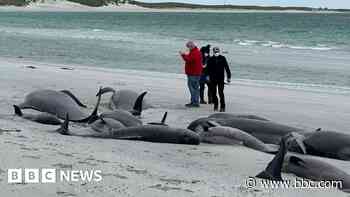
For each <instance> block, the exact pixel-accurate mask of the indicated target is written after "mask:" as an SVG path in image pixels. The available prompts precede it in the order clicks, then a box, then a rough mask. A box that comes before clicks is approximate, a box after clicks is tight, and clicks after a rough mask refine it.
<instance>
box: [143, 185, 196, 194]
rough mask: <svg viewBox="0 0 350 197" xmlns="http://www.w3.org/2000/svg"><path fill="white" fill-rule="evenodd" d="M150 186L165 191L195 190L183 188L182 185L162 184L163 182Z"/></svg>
mask: <svg viewBox="0 0 350 197" xmlns="http://www.w3.org/2000/svg"><path fill="white" fill-rule="evenodd" d="M149 188H152V189H157V190H161V191H165V192H167V191H185V192H190V193H193V192H194V191H192V190H190V189H182V188H181V187H171V186H167V185H162V184H156V185H152V186H150V187H149Z"/></svg>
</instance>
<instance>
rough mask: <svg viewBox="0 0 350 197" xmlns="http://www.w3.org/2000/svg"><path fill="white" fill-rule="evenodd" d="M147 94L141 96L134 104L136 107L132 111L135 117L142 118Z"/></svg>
mask: <svg viewBox="0 0 350 197" xmlns="http://www.w3.org/2000/svg"><path fill="white" fill-rule="evenodd" d="M146 94H147V92H143V93H142V94H140V95H139V96H138V97H137V99H136V101H135V104H134V107H133V109H132V111H131V114H132V115H134V116H140V115H141V113H142V103H143V99H144V97H145V95H146Z"/></svg>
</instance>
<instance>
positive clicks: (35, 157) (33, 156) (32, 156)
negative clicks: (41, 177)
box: [22, 155, 41, 159]
mask: <svg viewBox="0 0 350 197" xmlns="http://www.w3.org/2000/svg"><path fill="white" fill-rule="evenodd" d="M22 157H23V158H30V159H40V158H41V157H40V156H36V155H23V156H22Z"/></svg>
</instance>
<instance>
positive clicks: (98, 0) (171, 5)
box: [0, 0, 350, 12]
mask: <svg viewBox="0 0 350 197" xmlns="http://www.w3.org/2000/svg"><path fill="white" fill-rule="evenodd" d="M40 1H42V2H45V0H0V6H3V5H14V6H26V5H28V4H29V3H30V2H40ZM56 1H60V0H56ZM67 1H71V2H75V3H80V4H82V5H87V6H93V7H99V6H105V5H108V4H110V3H115V4H123V3H126V2H128V3H129V4H133V5H137V6H141V7H145V8H155V9H176V8H184V9H214V10H215V9H217V10H219V9H220V10H223V9H225V10H266V11H281V10H282V11H283V10H298V11H337V12H350V10H349V9H328V8H310V7H280V6H244V5H201V4H191V3H175V2H165V3H145V2H141V1H135V0H67Z"/></svg>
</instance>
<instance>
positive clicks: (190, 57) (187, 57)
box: [181, 53, 193, 62]
mask: <svg viewBox="0 0 350 197" xmlns="http://www.w3.org/2000/svg"><path fill="white" fill-rule="evenodd" d="M181 57H182V59H183V60H185V62H191V61H193V55H192V54H191V53H189V54H185V53H181Z"/></svg>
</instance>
